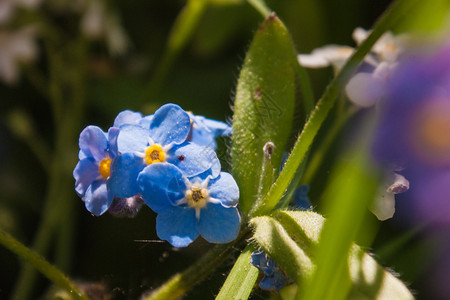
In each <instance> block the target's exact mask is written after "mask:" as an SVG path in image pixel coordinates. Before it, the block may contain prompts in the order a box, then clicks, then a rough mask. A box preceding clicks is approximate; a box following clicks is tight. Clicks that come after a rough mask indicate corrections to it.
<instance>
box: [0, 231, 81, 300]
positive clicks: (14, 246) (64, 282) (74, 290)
mask: <svg viewBox="0 0 450 300" xmlns="http://www.w3.org/2000/svg"><path fill="white" fill-rule="evenodd" d="M0 243H1V244H2V245H3V246H5V247H6V248H8V249H9V250H10V251H11V252H13V253H14V254H16V255H17V256H19V257H20V258H22V259H23V260H25V261H27V262H29V263H30V264H31V265H33V266H34V267H35V268H36V269H37V270H39V272H41V273H42V274H44V275H45V276H46V277H47V278H48V279H49V280H51V281H52V282H53V283H54V284H56V285H58V286H60V287H61V288H63V289H65V290H66V291H67V292H68V293H69V294H71V295H72V296H73V297H74V298H75V299H84V300H88V299H89V298H88V297H87V296H86V295H85V294H84V293H82V292H81V291H80V290H79V289H78V287H77V286H76V285H75V284H73V283H72V282H71V281H70V280H69V278H67V277H66V276H65V275H64V274H63V273H62V272H61V271H59V270H58V269H57V268H56V267H54V266H53V265H51V264H50V263H49V262H48V261H46V260H45V259H44V258H43V257H42V256H40V255H39V254H37V253H36V252H34V251H32V250H31V249H29V248H27V247H25V246H24V245H23V244H22V243H20V242H19V241H17V240H16V239H15V238H13V237H12V236H11V235H9V234H8V233H6V232H4V231H3V230H1V229H0ZM12 299H21V298H14V297H13V298H12Z"/></svg>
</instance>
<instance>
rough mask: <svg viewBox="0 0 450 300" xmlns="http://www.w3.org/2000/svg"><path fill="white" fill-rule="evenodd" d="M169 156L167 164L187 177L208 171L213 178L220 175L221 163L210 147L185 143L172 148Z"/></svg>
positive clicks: (168, 153)
mask: <svg viewBox="0 0 450 300" xmlns="http://www.w3.org/2000/svg"><path fill="white" fill-rule="evenodd" d="M167 155H168V157H167V162H169V163H171V164H174V165H175V166H177V167H178V168H179V169H180V170H181V171H182V172H183V174H184V175H185V176H186V177H192V176H196V175H198V174H201V173H203V172H205V171H206V170H208V169H211V171H212V177H217V176H218V175H219V173H220V161H219V159H218V158H217V156H216V153H215V152H214V150H212V149H211V148H209V147H204V146H198V145H196V144H194V143H190V142H184V143H183V144H181V145H179V146H174V147H172V148H171V149H170V150H169V151H168V152H167Z"/></svg>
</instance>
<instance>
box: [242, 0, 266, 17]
mask: <svg viewBox="0 0 450 300" xmlns="http://www.w3.org/2000/svg"><path fill="white" fill-rule="evenodd" d="M247 2H248V3H249V4H250V5H251V6H253V8H254V9H256V11H257V12H259V13H260V14H261V15H262V17H263V18H264V19H265V18H267V16H269V15H270V13H271V12H272V10H271V9H270V8H269V7H268V6H267V4H266V3H265V2H264V0H247Z"/></svg>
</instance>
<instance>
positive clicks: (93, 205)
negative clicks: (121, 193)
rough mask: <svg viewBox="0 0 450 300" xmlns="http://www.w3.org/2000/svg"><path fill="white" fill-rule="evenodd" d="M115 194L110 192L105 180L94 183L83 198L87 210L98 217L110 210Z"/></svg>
mask: <svg viewBox="0 0 450 300" xmlns="http://www.w3.org/2000/svg"><path fill="white" fill-rule="evenodd" d="M113 198H114V197H113V194H112V193H111V191H109V190H108V188H107V184H106V182H105V181H104V180H97V181H94V182H93V183H92V184H91V185H90V186H89V188H88V189H87V191H86V194H85V196H84V198H83V200H84V202H85V205H86V209H87V210H88V211H90V212H91V213H93V214H94V215H96V216H100V215H101V214H103V213H104V212H105V211H107V210H108V208H109V206H110V205H111V203H112V201H113Z"/></svg>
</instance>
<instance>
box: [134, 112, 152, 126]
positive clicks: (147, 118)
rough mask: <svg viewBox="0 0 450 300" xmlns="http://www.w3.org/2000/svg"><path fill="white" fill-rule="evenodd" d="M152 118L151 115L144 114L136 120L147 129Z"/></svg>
mask: <svg viewBox="0 0 450 300" xmlns="http://www.w3.org/2000/svg"><path fill="white" fill-rule="evenodd" d="M152 119H153V115H148V116H145V117H143V118H142V119H141V120H140V121H139V122H138V125H140V126H142V127H144V128H145V129H149V128H150V123H151V122H152Z"/></svg>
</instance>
